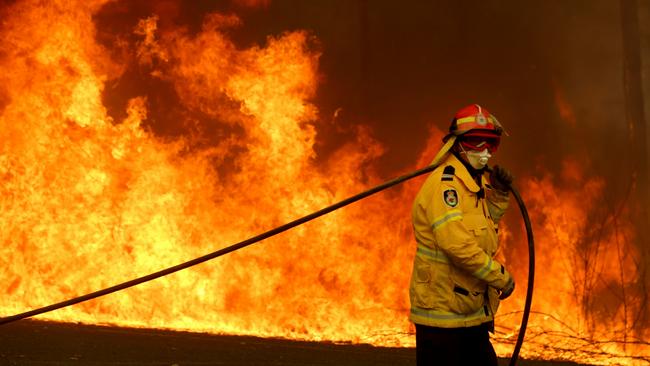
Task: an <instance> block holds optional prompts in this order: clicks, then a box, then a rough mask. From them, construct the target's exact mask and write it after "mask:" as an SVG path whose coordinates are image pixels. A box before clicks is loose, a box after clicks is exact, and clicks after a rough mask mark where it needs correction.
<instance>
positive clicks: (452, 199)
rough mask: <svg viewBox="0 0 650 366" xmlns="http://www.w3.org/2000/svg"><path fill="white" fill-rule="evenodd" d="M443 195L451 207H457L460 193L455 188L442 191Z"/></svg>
mask: <svg viewBox="0 0 650 366" xmlns="http://www.w3.org/2000/svg"><path fill="white" fill-rule="evenodd" d="M442 197H443V199H444V200H445V203H446V204H447V206H449V207H456V205H458V193H456V190H455V189H448V190H446V191H444V192H443V193H442Z"/></svg>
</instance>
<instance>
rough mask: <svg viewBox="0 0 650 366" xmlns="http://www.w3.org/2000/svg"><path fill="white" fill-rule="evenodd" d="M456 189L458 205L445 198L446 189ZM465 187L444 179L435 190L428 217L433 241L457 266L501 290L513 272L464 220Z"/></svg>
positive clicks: (428, 209)
mask: <svg viewBox="0 0 650 366" xmlns="http://www.w3.org/2000/svg"><path fill="white" fill-rule="evenodd" d="M450 190H454V191H456V196H457V200H458V201H457V202H456V204H455V205H453V200H452V202H451V203H452V205H450V204H449V203H448V201H447V200H445V196H444V194H445V192H446V191H450ZM462 192H464V187H460V186H459V185H458V183H456V182H443V183H442V184H440V185H439V186H438V188H437V189H434V194H433V197H432V202H430V206H429V207H428V208H427V220H428V222H429V223H430V226H431V229H432V231H433V236H434V240H435V242H436V243H437V245H438V246H439V248H440V249H441V250H442V251H443V252H444V253H445V254H446V255H447V257H448V258H449V260H450V261H451V262H452V263H453V264H454V265H455V266H456V267H459V268H461V269H463V270H464V271H466V272H467V273H470V274H471V275H473V276H474V277H476V278H478V279H480V280H482V281H484V282H486V283H488V284H489V285H490V286H492V287H494V288H496V289H499V290H502V289H503V288H504V287H505V286H506V284H507V283H508V281H509V280H510V273H508V271H506V270H505V268H504V267H503V265H501V263H499V262H498V261H496V260H495V259H493V258H492V257H490V256H489V255H488V254H487V253H485V251H483V249H481V248H480V247H479V245H478V242H477V241H476V239H475V237H474V234H473V233H472V232H471V231H470V228H469V227H468V226H467V222H466V221H464V220H463V212H462V210H461V208H460V207H461V206H462V202H461V200H463V199H464V197H462Z"/></svg>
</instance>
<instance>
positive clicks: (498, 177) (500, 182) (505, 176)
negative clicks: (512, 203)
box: [490, 165, 514, 192]
mask: <svg viewBox="0 0 650 366" xmlns="http://www.w3.org/2000/svg"><path fill="white" fill-rule="evenodd" d="M513 180H514V177H513V176H512V173H510V172H509V171H508V170H507V169H505V168H502V167H500V166H498V165H495V166H494V168H492V171H491V172H490V184H492V187H494V188H495V189H496V190H499V191H501V192H508V190H509V189H510V185H511V184H512V181H513Z"/></svg>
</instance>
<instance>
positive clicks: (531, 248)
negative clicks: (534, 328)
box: [510, 186, 535, 366]
mask: <svg viewBox="0 0 650 366" xmlns="http://www.w3.org/2000/svg"><path fill="white" fill-rule="evenodd" d="M510 192H512V195H513V196H515V200H517V204H518V205H519V209H520V210H521V216H522V217H523V219H524V225H525V226H526V236H527V237H528V285H527V289H526V303H525V305H524V314H523V315H522V317H521V326H520V328H519V335H518V336H517V343H515V349H514V350H513V351H512V356H511V357H510V366H515V364H516V363H517V359H518V358H519V351H520V350H521V345H522V344H523V343H524V336H525V335H526V326H527V325H528V316H529V315H530V307H531V305H532V303H533V286H534V283H535V240H534V238H533V227H532V225H531V224H530V217H528V210H527V209H526V205H525V204H524V200H523V199H521V196H520V195H519V191H517V189H516V188H515V187H513V186H510Z"/></svg>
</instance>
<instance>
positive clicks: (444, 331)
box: [415, 324, 498, 366]
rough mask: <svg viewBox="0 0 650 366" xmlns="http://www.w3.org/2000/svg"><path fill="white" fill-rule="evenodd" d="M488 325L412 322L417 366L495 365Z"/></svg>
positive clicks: (495, 356)
mask: <svg viewBox="0 0 650 366" xmlns="http://www.w3.org/2000/svg"><path fill="white" fill-rule="evenodd" d="M488 329H489V326H488V325H487V324H483V325H479V326H476V327H469V328H434V327H428V326H425V325H419V324H416V325H415V347H416V358H417V366H433V365H435V366H456V365H458V366H497V365H498V363H497V355H496V353H495V352H494V348H493V347H492V343H490V337H489V335H488Z"/></svg>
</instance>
